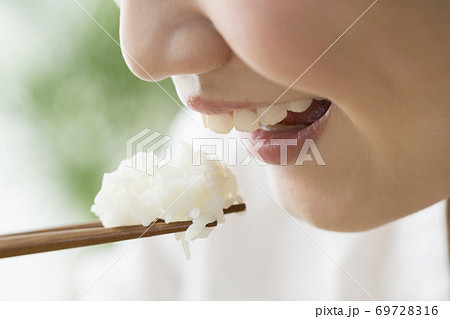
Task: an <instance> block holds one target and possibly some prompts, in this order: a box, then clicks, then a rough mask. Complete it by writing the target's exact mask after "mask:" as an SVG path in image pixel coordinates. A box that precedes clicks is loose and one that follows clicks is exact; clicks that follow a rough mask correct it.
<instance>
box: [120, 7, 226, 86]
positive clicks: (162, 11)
mask: <svg viewBox="0 0 450 319" xmlns="http://www.w3.org/2000/svg"><path fill="white" fill-rule="evenodd" d="M120 10H121V13H120V41H121V47H122V54H123V56H124V58H125V61H126V63H127V65H128V67H129V68H130V70H131V71H132V72H133V73H134V74H135V75H136V76H138V77H139V78H141V79H143V80H147V81H157V80H161V79H164V78H166V77H168V76H172V75H178V74H193V73H197V74H198V73H203V72H207V71H210V70H213V69H215V68H217V67H219V66H221V65H222V64H224V63H226V62H227V61H228V59H229V58H230V55H231V50H230V48H229V47H228V45H227V44H226V42H225V41H224V39H223V38H222V36H221V35H220V34H219V33H218V32H217V30H216V29H215V28H214V26H213V24H212V23H211V21H209V20H208V18H207V17H206V16H205V15H204V14H203V13H202V12H201V10H200V9H199V8H197V7H196V4H194V1H189V0H164V1H161V0H122V1H121V4H120Z"/></svg>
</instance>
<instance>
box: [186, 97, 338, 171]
mask: <svg viewBox="0 0 450 319" xmlns="http://www.w3.org/2000/svg"><path fill="white" fill-rule="evenodd" d="M190 106H191V107H192V108H194V109H196V110H197V111H200V112H202V113H203V124H204V125H205V127H207V128H209V129H211V130H212V131H214V132H216V133H220V134H226V133H228V132H230V131H231V130H232V129H233V127H234V128H235V129H236V130H237V131H240V132H242V133H241V138H244V139H248V140H250V141H251V143H252V144H253V145H258V149H257V150H252V151H251V152H254V151H256V152H257V153H258V155H259V157H260V158H262V160H264V162H266V163H268V164H275V165H294V164H295V165H298V164H297V163H298V162H299V161H298V158H299V156H300V154H302V148H303V146H304V145H305V142H306V141H307V140H309V142H308V143H311V141H312V142H315V141H314V139H315V138H317V137H318V136H319V134H320V133H321V131H322V128H323V127H324V126H325V124H326V122H327V118H328V114H329V113H330V112H329V110H330V108H332V107H333V105H332V102H331V101H329V100H326V99H321V98H313V99H307V100H297V101H290V102H283V103H277V104H274V105H272V106H261V105H256V104H255V105H248V104H247V105H241V104H230V103H219V102H215V103H214V102H212V103H211V101H208V102H206V103H203V102H199V101H194V102H193V103H192V104H190ZM224 110H229V111H228V112H223V111H224ZM217 111H222V113H219V114H217V113H213V114H205V113H208V112H217ZM308 143H306V144H308ZM253 155H254V156H255V154H253ZM258 155H256V156H258ZM300 163H302V161H300ZM300 165H302V164H300Z"/></svg>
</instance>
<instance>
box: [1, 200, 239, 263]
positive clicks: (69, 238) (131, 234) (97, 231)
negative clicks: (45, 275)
mask: <svg viewBox="0 0 450 319" xmlns="http://www.w3.org/2000/svg"><path fill="white" fill-rule="evenodd" d="M244 210H245V204H238V205H233V206H230V207H229V208H227V209H224V214H229V213H235V212H240V211H244ZM191 224H192V222H190V221H183V222H173V223H168V224H166V223H165V222H163V221H161V220H158V221H156V222H155V223H153V224H151V225H150V226H140V225H137V226H122V227H114V228H104V227H103V226H102V225H101V223H98V222H96V223H87V224H80V225H70V226H66V227H56V228H49V229H43V230H37V231H31V232H24V233H16V234H10V235H4V236H2V237H0V258H5V257H13V256H20V255H28V254H34V253H40V252H46V251H54V250H60V249H67V248H75V247H83V246H91V245H98V244H105V243H111V242H116V241H121V240H128V239H135V238H141V237H142V238H143V237H152V236H157V235H163V234H169V233H178V232H182V231H185V230H186V229H187V228H188V227H189V226H190V225H191ZM216 225H217V222H213V223H209V224H208V225H206V226H207V227H214V226H216Z"/></svg>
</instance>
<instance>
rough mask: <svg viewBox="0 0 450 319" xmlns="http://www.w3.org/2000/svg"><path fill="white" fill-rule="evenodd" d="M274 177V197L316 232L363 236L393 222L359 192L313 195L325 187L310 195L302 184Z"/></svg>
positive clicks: (354, 190) (311, 191) (342, 190)
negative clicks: (349, 233) (328, 231)
mask: <svg viewBox="0 0 450 319" xmlns="http://www.w3.org/2000/svg"><path fill="white" fill-rule="evenodd" d="M277 175H278V174H277ZM271 177H272V178H271V187H272V193H273V194H274V195H275V199H276V200H277V202H278V203H279V204H280V205H281V206H282V207H283V208H284V210H285V211H286V212H287V213H289V214H290V215H291V216H293V217H295V218H299V219H301V220H304V221H306V222H308V223H309V224H311V225H313V226H315V227H317V228H321V229H325V230H330V231H337V232H360V231H365V230H369V229H372V228H375V227H378V226H380V225H383V224H385V223H387V222H389V221H390V220H387V219H389V217H387V216H386V215H384V216H383V215H382V214H378V213H377V212H379V209H381V208H379V207H378V208H377V207H374V205H373V204H371V201H370V199H368V198H367V196H362V195H361V192H360V191H359V190H358V188H354V189H353V188H351V187H349V188H345V189H342V188H340V189H338V188H336V189H337V191H336V192H338V193H336V194H330V193H327V192H326V191H323V192H319V191H313V189H326V186H323V187H321V186H320V185H317V187H314V188H313V189H311V190H309V191H308V190H306V187H304V184H303V183H301V182H298V181H294V182H292V181H291V182H289V181H286V179H282V178H280V177H279V176H273V174H272V176H271ZM275 177H276V178H275ZM299 184H300V185H299ZM326 184H328V183H326ZM328 186H329V185H328Z"/></svg>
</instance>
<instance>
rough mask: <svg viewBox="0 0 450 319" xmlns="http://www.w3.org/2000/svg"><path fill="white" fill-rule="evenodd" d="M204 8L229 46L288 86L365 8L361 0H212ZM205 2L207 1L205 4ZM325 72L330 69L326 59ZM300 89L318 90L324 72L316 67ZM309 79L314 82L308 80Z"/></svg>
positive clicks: (240, 55) (254, 68)
mask: <svg viewBox="0 0 450 319" xmlns="http://www.w3.org/2000/svg"><path fill="white" fill-rule="evenodd" d="M214 3H215V6H214V7H212V6H211V7H208V8H207V9H208V10H209V12H208V14H209V16H210V18H211V19H212V21H213V22H214V24H215V26H216V28H217V29H218V30H219V32H220V33H221V34H222V36H223V37H224V38H225V40H226V41H227V43H228V44H229V45H230V47H231V49H232V50H233V51H234V52H235V53H236V54H237V55H238V56H239V57H240V58H241V59H242V60H243V61H244V62H245V63H246V64H247V65H249V66H250V67H251V68H252V69H253V70H254V71H256V72H257V73H259V74H260V75H262V76H264V77H266V78H268V79H271V80H272V81H274V82H277V83H279V84H282V85H283V86H290V85H291V84H292V82H294V81H295V80H296V79H297V78H298V77H299V76H300V75H301V74H302V73H303V72H304V71H305V70H307V69H308V67H309V66H310V65H311V63H313V62H314V61H315V60H316V59H317V58H318V57H319V56H320V55H321V54H322V53H323V52H324V50H326V49H327V48H328V46H329V45H330V44H331V43H333V42H334V41H335V40H336V39H337V38H338V37H339V35H340V34H341V33H342V32H343V31H344V30H345V29H346V28H347V27H348V26H349V25H350V24H351V23H352V22H353V21H354V19H355V18H356V17H357V16H358V15H359V14H360V13H361V12H362V11H364V9H366V7H367V6H366V4H367V3H369V2H367V3H366V1H358V3H355V2H354V1H349V0H343V1H342V2H341V1H340V2H339V3H337V2H334V1H333V2H330V1H323V0H316V1H309V0H308V1H306V0H286V1H281V2H279V3H277V4H276V5H274V3H273V2H270V1H247V0H234V1H222V0H221V1H215V2H214ZM205 5H207V3H206V4H205ZM326 70H327V72H330V71H333V70H330V66H329V65H328V66H327V68H326ZM312 71H313V70H311V72H309V71H308V73H307V74H305V76H304V77H302V81H301V84H302V86H301V87H302V89H307V90H312V91H317V88H316V87H315V86H316V84H317V83H322V82H323V80H324V78H325V76H326V73H325V72H324V68H319V67H316V66H315V68H314V72H312ZM313 83H314V84H313Z"/></svg>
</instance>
